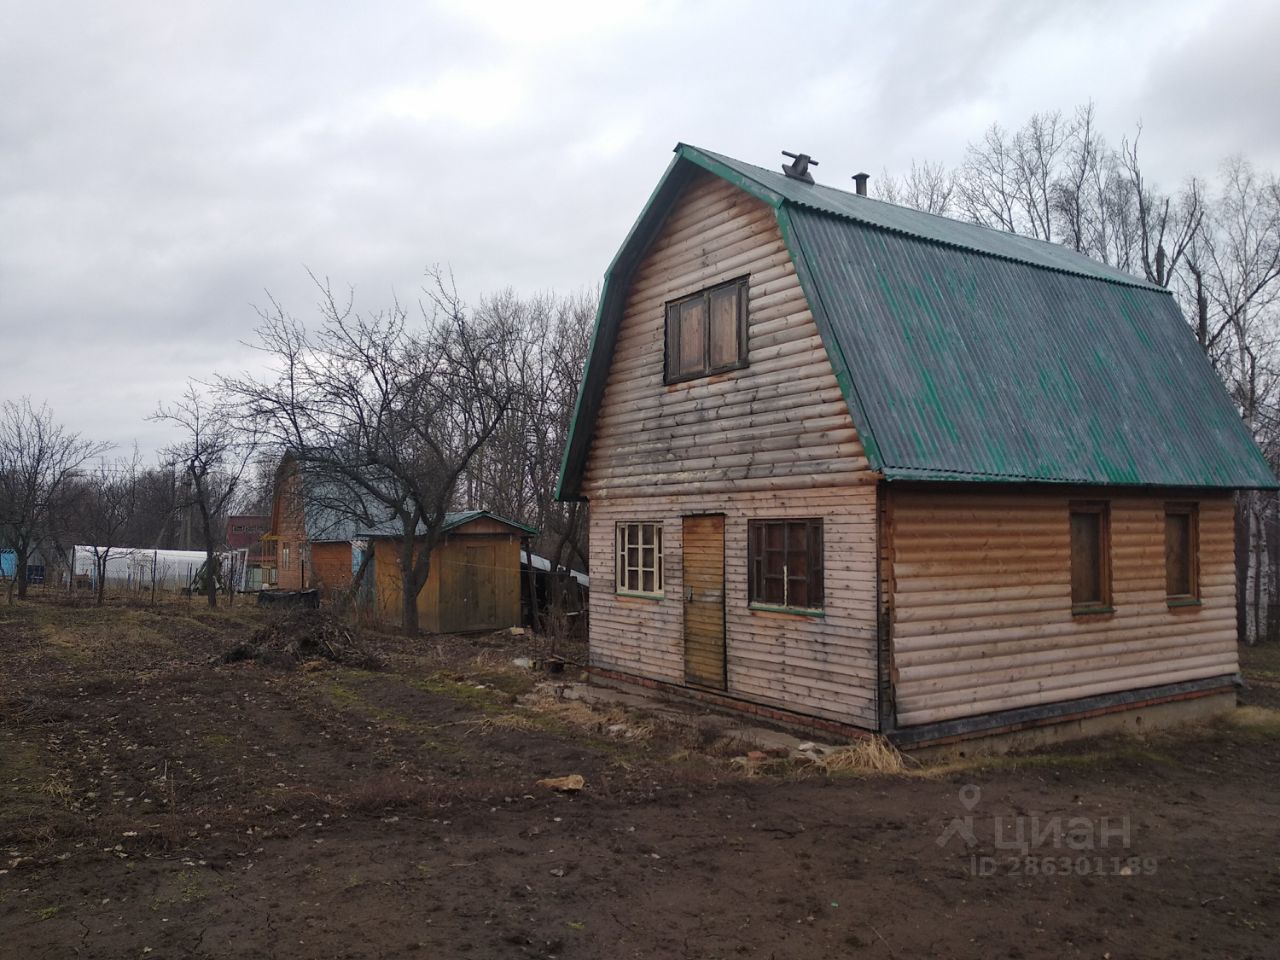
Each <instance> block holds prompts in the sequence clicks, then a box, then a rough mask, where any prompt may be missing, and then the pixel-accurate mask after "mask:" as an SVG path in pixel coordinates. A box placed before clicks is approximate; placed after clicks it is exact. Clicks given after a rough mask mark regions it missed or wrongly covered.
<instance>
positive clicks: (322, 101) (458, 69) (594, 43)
mask: <svg viewBox="0 0 1280 960" xmlns="http://www.w3.org/2000/svg"><path fill="white" fill-rule="evenodd" d="M0 14H2V15H3V20H2V21H0V24H2V25H0V94H2V95H0V376H2V377H3V386H2V387H0V398H14V397H18V396H21V395H24V394H29V395H30V396H31V397H32V399H33V400H34V401H35V402H37V403H38V402H40V401H42V400H48V401H49V403H50V405H51V406H52V407H53V408H54V410H55V412H56V414H57V415H58V417H59V418H60V419H61V420H62V421H64V422H65V423H67V424H68V425H69V426H70V427H72V428H73V429H76V430H79V431H81V432H83V433H84V434H86V435H89V436H92V437H94V438H97V439H102V440H108V441H111V442H113V443H116V444H119V445H121V446H122V447H123V446H127V445H129V444H131V443H132V442H133V441H134V440H135V439H136V440H137V441H138V442H139V443H140V445H141V447H142V449H143V451H144V452H146V453H150V452H151V451H153V450H154V449H155V448H156V447H158V446H159V445H161V444H163V443H164V442H165V441H166V439H167V437H168V434H167V431H166V428H164V427H161V426H159V425H156V424H150V423H147V422H145V419H144V418H145V417H146V416H147V415H148V414H149V413H150V412H152V411H153V410H154V409H155V406H156V403H157V401H159V400H161V399H169V398H172V397H174V396H176V395H177V394H178V393H179V392H180V391H181V389H182V384H183V382H184V381H185V379H186V378H188V377H208V376H210V375H211V374H212V373H213V372H214V371H218V372H233V371H235V370H237V369H241V368H243V367H244V366H245V365H246V364H250V363H252V362H254V357H253V355H252V353H250V352H248V351H246V350H245V349H244V348H243V347H241V346H240V341H242V340H244V339H246V338H249V337H250V336H251V334H252V330H253V327H254V325H255V322H256V316H255V313H254V305H255V304H261V303H262V302H264V300H265V293H264V291H265V290H270V291H271V292H272V293H273V294H275V295H276V297H277V298H278V299H280V300H281V301H282V302H283V303H284V305H285V306H286V307H287V308H288V309H289V310H290V311H291V312H292V313H294V314H295V315H297V316H299V317H302V318H309V317H312V316H314V309H313V304H314V301H315V296H314V294H313V291H312V290H311V289H310V288H309V287H308V283H309V281H308V280H307V277H306V272H305V269H306V268H308V267H309V268H311V269H312V270H314V271H315V272H316V273H318V274H321V275H328V276H329V277H331V278H332V279H333V280H334V281H335V282H339V283H342V284H346V283H351V284H353V285H355V287H356V290H357V298H358V304H359V305H363V306H366V307H376V306H378V305H380V304H383V303H385V302H387V301H388V300H389V299H390V298H391V296H392V293H393V292H394V293H395V294H397V295H399V296H400V297H401V298H402V299H405V300H412V299H413V298H414V297H415V296H416V294H417V291H418V290H419V288H420V286H421V277H422V274H423V270H424V268H425V267H426V266H428V265H429V264H433V263H442V264H448V265H451V266H452V268H453V271H454V274H455V277H456V279H457V282H458V285H459V289H460V292H461V293H462V294H463V295H464V296H466V297H468V298H471V299H475V298H478V297H479V296H480V295H482V294H484V293H486V292H489V291H494V290H497V289H499V288H502V287H505V286H511V287H514V288H515V289H516V290H518V291H521V292H534V291H540V290H547V289H556V290H562V291H568V290H572V289H576V288H582V287H587V286H590V285H593V284H594V283H596V282H597V281H598V280H599V279H600V276H601V274H602V273H603V271H604V268H605V266H606V265H607V263H608V261H609V259H610V258H611V257H612V255H613V252H614V250H615V249H616V248H617V246H618V244H619V243H620V242H621V240H622V238H623V236H624V235H625V233H626V231H627V229H628V228H629V227H630V225H631V223H632V221H633V220H634V218H635V217H636V215H637V214H638V213H639V211H640V208H641V207H642V206H643V204H644V201H645V199H646V198H647V197H648V194H649V192H650V191H651V190H652V188H653V186H654V184H655V183H656V181H657V179H658V177H659V176H660V175H661V173H662V171H663V169H664V168H665V166H666V164H667V163H668V162H669V160H670V151H671V148H672V147H673V146H674V145H675V144H676V142H677V141H681V140H684V141H687V142H689V143H693V144H697V145H699V146H704V147H707V148H709V149H712V150H716V151H719V152H722V153H728V154H731V155H733V156H736V157H740V158H742V159H745V160H749V161H752V162H756V163H759V164H762V165H766V166H773V165H774V164H775V163H777V162H778V161H779V160H780V157H779V153H778V152H779V151H780V150H783V149H790V150H793V151H799V150H803V151H805V152H808V153H811V154H812V155H814V156H815V157H817V158H818V159H819V160H820V161H821V165H820V167H819V168H818V169H817V171H815V172H816V173H817V175H818V179H819V181H820V182H826V183H831V184H834V185H837V186H845V185H847V183H848V176H849V175H850V174H852V173H854V172H856V171H858V170H863V169H865V170H867V171H870V172H872V173H873V174H879V173H880V172H881V171H882V170H883V169H886V168H887V169H889V170H898V169H901V168H903V167H906V166H908V165H909V163H910V161H911V159H912V158H913V157H917V158H921V159H923V158H930V159H936V160H942V161H945V162H948V163H954V162H956V161H958V160H959V159H960V157H961V156H962V154H963V150H964V146H965V144H966V142H967V141H969V140H971V139H974V138H976V137H977V136H979V135H980V134H981V132H982V131H983V129H984V128H986V127H987V126H988V125H989V124H991V123H992V122H993V121H998V122H1000V123H1002V124H1004V125H1006V126H1017V125H1019V124H1021V123H1022V122H1023V121H1024V120H1025V119H1026V117H1027V116H1028V115H1029V114H1030V113H1032V112H1033V111H1037V110H1045V109H1054V108H1062V109H1063V110H1064V111H1065V110H1070V108H1072V107H1073V106H1074V105H1076V104H1078V103H1082V102H1084V101H1086V100H1088V99H1090V98H1092V99H1093V100H1094V101H1096V103H1097V108H1098V114H1099V118H1100V120H1101V124H1102V128H1103V130H1104V131H1105V132H1106V133H1107V134H1108V135H1109V136H1110V137H1111V138H1113V139H1118V138H1119V137H1120V136H1121V135H1122V134H1124V133H1127V132H1130V131H1131V129H1132V127H1133V124H1134V123H1135V122H1137V121H1139V120H1141V121H1142V122H1143V124H1144V133H1143V144H1144V147H1145V149H1144V154H1145V158H1146V163H1147V167H1148V169H1149V171H1150V174H1151V175H1152V176H1153V178H1154V179H1155V180H1156V181H1158V183H1159V184H1161V185H1163V186H1167V187H1174V186H1176V185H1177V184H1178V183H1179V182H1181V181H1182V180H1183V179H1184V178H1185V177H1186V176H1187V175H1188V174H1191V173H1197V174H1211V173H1212V172H1213V171H1214V169H1215V168H1216V167H1217V165H1218V163H1219V162H1220V161H1221V160H1222V158H1223V157H1225V156H1227V155H1228V154H1232V153H1242V154H1244V155H1245V156H1247V157H1249V158H1250V159H1252V160H1253V161H1254V162H1255V163H1256V164H1257V165H1258V166H1260V167H1262V168H1264V169H1271V170H1280V121H1278V120H1277V113H1276V108H1275V95H1276V94H1277V93H1278V92H1280V57H1277V56H1276V55H1275V51H1274V43H1275V39H1276V37H1278V36H1280V4H1277V3H1275V2H1256V3H1250V2H1243V0H1242V2H1221V3H1214V2H1205V0H1197V2H1178V0H1161V2H1158V3H1132V4H1123V3H1116V2H1111V3H1083V2H1072V3H1057V2H1054V3H1050V2H1044V3H1039V2H1029V0H1009V2H998V0H990V2H980V0H966V2H965V3H954V2H939V3H926V2H884V3H870V2H864V3H853V2H844V3H831V4H817V3H805V2H802V0H790V2H785V0H772V2H768V3H744V2H732V3H730V2H724V3H698V4H694V3H679V4H677V3H659V4H649V5H643V6H641V5H636V6H635V7H634V8H633V7H631V5H627V4H607V3H599V2H591V3H581V4H573V3H571V4H555V3H528V2H513V3H506V2H502V3H486V2H479V0H473V2H471V3H466V4H456V5H453V4H431V3H424V2H412V3H368V4H352V3H319V2H307V3H302V2H298V3H285V2H276V3H262V2H254V3H249V2H232V0H226V2H218V3H214V2H207V3H186V2H178V3H169V4H157V3H126V2H119V0H117V2H109V0H95V2H86V3H72V2H57V3H47V4H41V3H33V2H29V0H0ZM874 189H875V179H874V177H873V179H872V191H873V193H874Z"/></svg>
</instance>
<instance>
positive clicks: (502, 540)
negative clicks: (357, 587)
mask: <svg viewBox="0 0 1280 960" xmlns="http://www.w3.org/2000/svg"><path fill="white" fill-rule="evenodd" d="M534 533H536V531H535V530H533V529H532V528H530V527H526V526H525V525H524V524H521V523H516V522H515V521H513V520H506V519H504V518H502V517H499V516H495V515H494V514H491V513H488V512H487V511H484V510H471V511H466V512H462V513H451V514H449V515H448V516H447V517H446V518H445V523H444V538H443V540H442V541H441V542H439V543H437V544H436V547H435V549H434V550H433V551H432V556H431V567H430V570H429V572H428V574H427V582H426V584H424V585H423V588H422V591H421V592H420V593H419V594H418V624H419V626H420V627H421V628H422V629H423V630H427V631H429V632H431V633H467V632H472V631H480V630H499V629H502V628H503V627H515V626H519V625H520V622H521V619H522V617H521V608H520V589H521V577H520V551H521V543H522V541H523V540H524V538H526V537H528V536H531V535H532V534H534ZM365 536H366V537H367V539H366V540H365V543H366V544H367V546H366V547H365V549H368V550H372V551H373V559H372V570H366V572H365V578H366V580H368V581H369V582H370V583H371V584H372V587H371V589H372V593H373V596H372V606H373V609H374V610H376V611H377V613H378V615H379V617H380V618H381V619H383V620H384V621H386V622H389V623H395V622H398V621H399V619H400V609H401V602H402V600H401V598H402V596H403V593H402V580H401V578H400V566H399V564H400V560H399V556H400V548H401V543H402V542H403V541H402V538H401V537H399V536H397V535H395V534H394V533H393V531H390V530H387V529H385V528H384V529H383V530H382V531H381V532H379V531H377V530H373V531H367V532H366V533H365ZM360 559H361V558H360V557H357V559H356V561H355V562H356V565H357V566H358V565H359V561H360Z"/></svg>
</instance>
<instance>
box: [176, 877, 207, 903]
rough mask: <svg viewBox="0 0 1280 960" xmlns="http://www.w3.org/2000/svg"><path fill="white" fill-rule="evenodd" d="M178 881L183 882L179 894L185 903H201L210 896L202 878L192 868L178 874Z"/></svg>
mask: <svg viewBox="0 0 1280 960" xmlns="http://www.w3.org/2000/svg"><path fill="white" fill-rule="evenodd" d="M178 883H180V884H181V889H180V892H179V894H178V896H179V897H180V899H181V900H182V902H183V903H199V902H200V901H201V900H204V899H205V898H206V897H208V896H209V894H208V892H206V890H205V889H204V885H203V884H202V883H201V882H200V878H199V877H198V876H196V875H195V874H194V873H192V872H191V871H190V870H184V871H182V873H180V874H179V875H178Z"/></svg>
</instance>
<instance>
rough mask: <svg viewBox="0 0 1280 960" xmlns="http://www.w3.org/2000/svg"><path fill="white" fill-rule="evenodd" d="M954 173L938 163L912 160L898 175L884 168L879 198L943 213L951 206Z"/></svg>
mask: <svg viewBox="0 0 1280 960" xmlns="http://www.w3.org/2000/svg"><path fill="white" fill-rule="evenodd" d="M955 190H956V176H955V174H954V173H953V172H952V171H950V170H948V169H947V168H946V167H945V166H944V165H942V164H941V163H933V162H930V161H928V160H924V161H920V162H917V161H915V160H912V161H911V169H910V170H908V171H907V173H906V174H905V175H904V176H902V177H901V178H899V177H895V176H893V175H892V174H890V173H889V172H888V171H885V172H884V173H883V174H882V175H881V177H880V184H879V186H878V187H877V189H876V194H877V196H878V197H879V199H881V200H884V201H886V202H888V203H896V204H899V205H900V206H904V207H912V208H914V209H916V210H923V211H924V212H925V213H935V214H938V215H939V216H946V215H948V214H950V213H951V212H952V209H953V207H954V203H953V197H954V195H955Z"/></svg>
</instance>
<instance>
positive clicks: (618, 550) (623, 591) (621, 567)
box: [613, 520, 666, 600]
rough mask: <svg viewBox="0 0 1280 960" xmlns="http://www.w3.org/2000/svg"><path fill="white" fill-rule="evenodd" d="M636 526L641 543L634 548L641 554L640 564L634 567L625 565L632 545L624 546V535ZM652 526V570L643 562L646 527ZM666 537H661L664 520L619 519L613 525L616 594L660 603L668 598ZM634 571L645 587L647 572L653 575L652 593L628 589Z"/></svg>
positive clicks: (614, 584)
mask: <svg viewBox="0 0 1280 960" xmlns="http://www.w3.org/2000/svg"><path fill="white" fill-rule="evenodd" d="M630 527H637V528H638V530H637V532H638V534H639V537H640V542H639V543H637V544H635V545H634V547H635V549H637V550H638V551H640V560H641V562H640V563H639V564H638V565H637V566H636V567H634V568H632V567H631V566H630V565H629V564H627V562H626V558H627V551H628V550H629V549H630V548H631V547H632V545H631V544H630V543H624V540H623V538H624V535H625V534H626V532H627V530H628V528H630ZM645 527H651V528H652V529H653V544H652V545H651V547H652V549H653V551H654V562H653V566H652V567H646V566H645V565H644V562H643V558H644V549H645V547H646V544H645V542H644V528H645ZM663 566H664V564H663V537H662V521H661V520H619V521H617V522H616V523H615V524H614V528H613V592H614V594H615V595H617V596H620V597H641V598H644V599H646V600H661V599H662V598H663V597H665V596H666V592H665V577H664V570H663ZM632 569H634V570H635V571H636V573H637V582H638V583H639V584H640V585H641V586H642V587H643V585H644V574H645V572H646V571H652V573H653V583H654V589H653V590H644V589H632V588H630V587H628V586H627V579H626V575H627V573H629V572H630V571H631V570H632Z"/></svg>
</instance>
